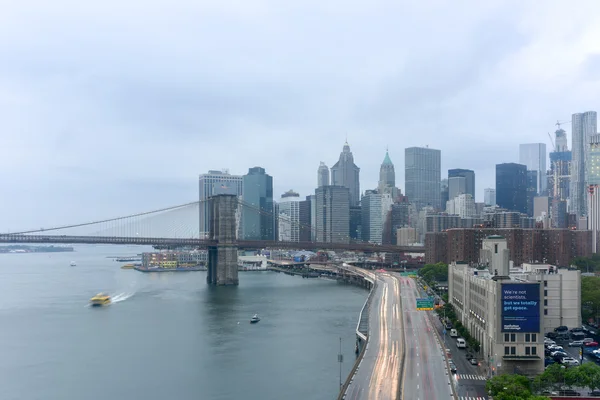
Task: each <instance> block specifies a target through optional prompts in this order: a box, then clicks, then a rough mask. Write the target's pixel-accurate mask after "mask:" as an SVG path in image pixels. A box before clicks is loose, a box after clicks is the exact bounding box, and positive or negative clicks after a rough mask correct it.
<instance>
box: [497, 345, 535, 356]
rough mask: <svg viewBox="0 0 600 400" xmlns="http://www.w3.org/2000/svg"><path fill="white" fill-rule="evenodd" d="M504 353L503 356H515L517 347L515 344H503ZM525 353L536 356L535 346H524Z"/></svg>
mask: <svg viewBox="0 0 600 400" xmlns="http://www.w3.org/2000/svg"><path fill="white" fill-rule="evenodd" d="M504 355H505V356H516V355H517V347H516V346H504ZM525 355H526V356H536V355H537V347H535V346H525Z"/></svg>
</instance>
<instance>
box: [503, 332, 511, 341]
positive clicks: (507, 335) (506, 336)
mask: <svg viewBox="0 0 600 400" xmlns="http://www.w3.org/2000/svg"><path fill="white" fill-rule="evenodd" d="M504 341H505V342H510V335H509V334H508V333H505V334H504Z"/></svg>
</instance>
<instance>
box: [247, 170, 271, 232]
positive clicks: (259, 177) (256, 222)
mask: <svg viewBox="0 0 600 400" xmlns="http://www.w3.org/2000/svg"><path fill="white" fill-rule="evenodd" d="M243 182H244V187H243V195H242V199H243V201H244V207H243V208H242V219H241V224H242V229H241V231H242V237H243V238H244V240H275V237H276V236H275V233H276V230H277V229H276V227H275V224H276V218H275V215H276V214H275V211H276V210H275V207H274V204H273V203H274V202H273V177H271V175H268V174H267V173H266V172H265V169H264V168H261V167H254V168H250V169H249V170H248V173H247V174H246V175H244V176H243Z"/></svg>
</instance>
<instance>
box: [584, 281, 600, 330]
mask: <svg viewBox="0 0 600 400" xmlns="http://www.w3.org/2000/svg"><path fill="white" fill-rule="evenodd" d="M599 311H600V277H597V276H582V277H581V315H582V317H583V319H584V320H587V319H588V318H597V317H599V315H597V314H598V312H599Z"/></svg>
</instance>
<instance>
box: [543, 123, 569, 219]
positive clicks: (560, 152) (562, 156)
mask: <svg viewBox="0 0 600 400" xmlns="http://www.w3.org/2000/svg"><path fill="white" fill-rule="evenodd" d="M557 125H558V129H557V130H556V132H555V135H556V141H555V144H556V146H555V150H554V151H553V152H551V153H550V175H549V176H548V192H549V193H548V194H549V196H550V198H551V199H550V200H551V203H550V204H551V214H552V220H551V221H552V227H553V228H561V229H564V228H566V227H567V226H568V223H567V200H568V199H569V198H570V195H569V193H570V190H571V159H572V154H571V152H570V151H569V147H568V146H567V133H566V132H565V131H564V129H561V128H560V124H557Z"/></svg>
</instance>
